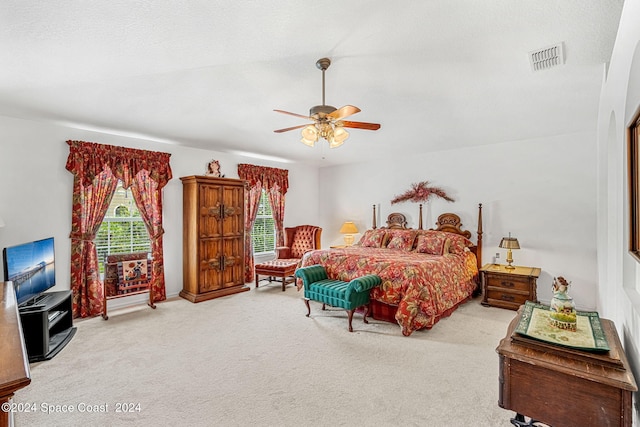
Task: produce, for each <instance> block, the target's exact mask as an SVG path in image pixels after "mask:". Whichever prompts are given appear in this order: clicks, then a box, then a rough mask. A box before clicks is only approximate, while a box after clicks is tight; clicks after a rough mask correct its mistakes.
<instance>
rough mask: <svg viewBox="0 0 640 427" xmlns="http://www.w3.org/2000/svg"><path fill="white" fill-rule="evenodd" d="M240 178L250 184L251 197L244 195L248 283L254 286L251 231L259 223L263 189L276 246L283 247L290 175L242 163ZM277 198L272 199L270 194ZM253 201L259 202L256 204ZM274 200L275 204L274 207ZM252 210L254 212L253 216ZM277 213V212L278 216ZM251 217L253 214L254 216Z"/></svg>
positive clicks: (240, 165) (239, 167)
mask: <svg viewBox="0 0 640 427" xmlns="http://www.w3.org/2000/svg"><path fill="white" fill-rule="evenodd" d="M238 176H239V177H240V179H244V180H246V181H247V182H248V184H249V191H248V192H247V193H249V195H245V216H244V228H245V274H244V278H245V281H246V282H251V281H252V280H253V277H254V265H255V262H254V258H253V244H252V242H251V230H252V229H253V224H254V223H255V221H256V214H257V210H258V202H259V201H260V195H261V192H262V189H264V190H265V191H267V193H268V194H269V203H271V211H272V212H273V219H274V222H275V225H276V239H277V241H276V246H282V245H284V226H283V224H284V200H285V198H284V195H285V194H286V192H287V190H288V189H289V171H288V170H286V169H277V168H269V167H266V166H256V165H249V164H245V163H241V164H239V165H238ZM272 191H273V192H276V193H277V194H278V195H277V196H275V197H273V198H272V195H271V192H272ZM254 198H256V199H255V200H254ZM274 200H275V202H276V204H274ZM250 209H253V210H255V212H251V211H250ZM276 211H277V212H276ZM250 214H253V216H251V215H250Z"/></svg>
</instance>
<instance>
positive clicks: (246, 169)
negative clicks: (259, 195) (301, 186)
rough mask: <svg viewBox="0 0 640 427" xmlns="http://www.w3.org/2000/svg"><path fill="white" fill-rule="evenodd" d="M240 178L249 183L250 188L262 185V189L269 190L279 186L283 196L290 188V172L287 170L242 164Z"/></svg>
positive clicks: (239, 166)
mask: <svg viewBox="0 0 640 427" xmlns="http://www.w3.org/2000/svg"><path fill="white" fill-rule="evenodd" d="M238 176H239V177H240V179H244V180H246V181H248V182H249V186H250V187H253V186H254V185H256V184H260V185H261V186H262V188H265V189H269V188H271V187H273V186H275V185H277V186H278V187H280V192H281V194H285V193H286V192H287V189H288V188H289V171H288V170H286V169H277V168H268V167H266V166H256V165H249V164H245V163H240V164H239V165H238Z"/></svg>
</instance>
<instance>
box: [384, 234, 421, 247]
mask: <svg viewBox="0 0 640 427" xmlns="http://www.w3.org/2000/svg"><path fill="white" fill-rule="evenodd" d="M388 234H389V243H387V249H397V250H401V251H410V250H411V249H413V242H414V240H415V239H416V232H415V231H413V230H394V231H390V232H389V233H388Z"/></svg>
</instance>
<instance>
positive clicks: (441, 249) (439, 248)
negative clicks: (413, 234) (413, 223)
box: [416, 230, 450, 255]
mask: <svg viewBox="0 0 640 427" xmlns="http://www.w3.org/2000/svg"><path fill="white" fill-rule="evenodd" d="M449 243H450V241H449V238H448V236H447V233H445V232H443V231H431V230H429V231H423V232H422V233H420V234H419V235H418V240H417V243H416V252H420V253H425V254H431V255H443V254H445V253H447V249H448V247H449Z"/></svg>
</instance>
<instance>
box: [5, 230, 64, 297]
mask: <svg viewBox="0 0 640 427" xmlns="http://www.w3.org/2000/svg"><path fill="white" fill-rule="evenodd" d="M2 257H3V261H4V280H5V281H8V280H10V281H12V282H13V286H14V288H15V290H16V299H17V301H18V305H20V306H26V305H30V304H33V303H35V302H37V299H38V296H39V295H40V294H42V293H43V292H44V291H46V290H47V289H49V288H52V287H54V286H55V285H56V271H55V263H54V258H55V251H54V246H53V237H49V238H47V239H42V240H36V241H33V242H29V243H24V244H22V245H16V246H11V247H8V248H5V249H4V251H3V252H2Z"/></svg>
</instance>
